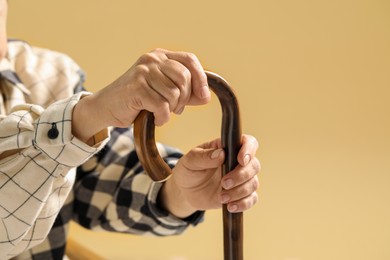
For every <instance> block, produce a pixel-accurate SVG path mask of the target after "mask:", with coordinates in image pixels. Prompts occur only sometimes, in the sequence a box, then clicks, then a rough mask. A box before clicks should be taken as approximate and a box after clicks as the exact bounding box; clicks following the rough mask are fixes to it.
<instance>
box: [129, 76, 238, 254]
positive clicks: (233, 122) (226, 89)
mask: <svg viewBox="0 0 390 260" xmlns="http://www.w3.org/2000/svg"><path fill="white" fill-rule="evenodd" d="M206 75H207V81H208V84H209V86H210V88H211V90H212V91H213V92H214V93H215V94H216V95H217V97H218V99H219V102H220V103H221V108H222V131H221V141H222V148H223V149H224V150H225V162H224V164H223V166H222V175H225V174H226V173H228V172H230V171H231V170H233V169H234V168H235V167H236V166H237V165H238V161H237V155H238V152H239V150H240V148H241V123H240V114H239V107H238V102H237V99H236V96H235V94H234V92H233V90H232V88H231V87H230V86H229V84H228V83H227V82H226V81H225V80H224V79H223V78H222V77H220V76H218V75H217V74H215V73H212V72H206ZM154 128H155V125H154V116H153V114H152V113H150V112H147V111H142V112H141V113H140V114H139V115H138V117H137V118H136V120H135V121H134V141H135V147H136V151H137V155H138V158H139V160H140V161H141V164H142V165H143V167H144V169H145V171H146V172H147V173H148V175H149V176H150V177H151V178H152V179H153V180H154V181H159V182H161V181H165V180H166V179H167V178H169V176H170V175H171V174H172V171H171V169H170V167H169V166H168V165H167V164H166V163H165V162H164V160H163V159H162V158H161V156H160V155H159V153H158V150H157V147H156V141H155V137H154ZM222 214H223V225H224V229H223V230H224V257H225V260H242V259H243V217H242V213H230V212H229V211H228V210H227V207H226V205H224V206H223V213H222Z"/></svg>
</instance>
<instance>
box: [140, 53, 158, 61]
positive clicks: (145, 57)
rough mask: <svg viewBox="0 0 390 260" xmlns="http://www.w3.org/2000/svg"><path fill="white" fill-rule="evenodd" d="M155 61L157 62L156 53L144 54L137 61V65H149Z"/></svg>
mask: <svg viewBox="0 0 390 260" xmlns="http://www.w3.org/2000/svg"><path fill="white" fill-rule="evenodd" d="M157 61H158V56H157V52H149V53H145V54H143V55H142V56H141V57H140V58H139V60H138V62H139V63H144V64H150V63H154V62H157Z"/></svg>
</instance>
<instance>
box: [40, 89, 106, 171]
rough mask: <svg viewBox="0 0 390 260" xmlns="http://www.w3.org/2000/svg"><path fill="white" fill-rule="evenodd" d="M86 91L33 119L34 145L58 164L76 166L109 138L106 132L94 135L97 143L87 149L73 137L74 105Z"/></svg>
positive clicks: (54, 105) (50, 107)
mask: <svg viewBox="0 0 390 260" xmlns="http://www.w3.org/2000/svg"><path fill="white" fill-rule="evenodd" d="M89 94H90V93H88V92H80V93H77V94H75V95H73V96H71V97H70V98H67V99H64V100H60V101H58V102H55V103H53V104H52V105H50V106H49V107H48V108H47V109H46V110H45V111H44V112H43V113H42V114H41V116H40V117H39V118H38V119H37V120H36V122H35V124H36V128H35V131H34V137H33V145H34V146H35V147H36V148H37V149H39V150H41V151H42V152H44V153H45V154H46V155H47V156H49V157H50V158H51V159H53V160H55V161H57V162H58V163H60V164H62V165H65V166H68V167H77V166H79V165H80V164H82V163H83V162H85V161H86V160H87V159H88V158H90V157H91V156H92V155H93V154H95V153H96V152H98V151H99V150H100V149H101V148H103V146H104V145H105V144H106V143H107V141H108V139H109V131H108V129H104V130H103V131H101V132H99V133H97V134H96V135H95V136H94V140H95V141H96V143H95V144H94V145H93V146H89V145H87V144H86V143H84V142H82V141H80V140H79V139H77V138H76V137H74V136H73V135H72V112H73V108H74V106H75V105H76V104H77V102H78V101H79V100H80V99H81V98H82V97H83V96H85V95H89Z"/></svg>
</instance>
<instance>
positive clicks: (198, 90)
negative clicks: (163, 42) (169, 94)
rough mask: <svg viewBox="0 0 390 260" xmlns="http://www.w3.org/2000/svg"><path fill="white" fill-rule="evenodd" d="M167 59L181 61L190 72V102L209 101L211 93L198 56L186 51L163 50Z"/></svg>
mask: <svg viewBox="0 0 390 260" xmlns="http://www.w3.org/2000/svg"><path fill="white" fill-rule="evenodd" d="M164 52H165V54H166V55H167V57H168V58H169V59H173V60H176V61H178V62H180V63H182V64H183V65H184V66H186V67H187V69H188V70H189V71H190V72H191V85H192V93H193V94H194V95H193V96H191V99H190V104H192V105H200V104H206V103H207V102H209V101H210V98H211V94H210V89H209V87H208V84H207V77H206V74H205V72H204V70H203V67H202V65H201V64H200V62H199V60H198V58H197V57H196V56H195V55H194V54H192V53H188V52H172V51H167V50H164Z"/></svg>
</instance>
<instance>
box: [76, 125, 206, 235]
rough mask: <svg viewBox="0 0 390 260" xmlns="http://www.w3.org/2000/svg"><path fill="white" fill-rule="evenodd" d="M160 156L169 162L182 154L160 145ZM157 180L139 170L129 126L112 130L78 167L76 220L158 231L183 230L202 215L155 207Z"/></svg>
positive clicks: (117, 229)
mask: <svg viewBox="0 0 390 260" xmlns="http://www.w3.org/2000/svg"><path fill="white" fill-rule="evenodd" d="M159 150H160V154H161V156H162V157H163V158H164V159H165V160H166V162H168V164H169V165H170V166H171V167H173V166H174V165H175V163H176V162H177V160H178V159H179V158H180V157H181V156H182V154H181V153H180V152H179V151H178V150H176V149H173V148H170V147H167V146H162V145H159ZM161 185H162V184H160V183H154V182H153V181H152V180H151V179H150V178H149V177H148V176H147V174H146V173H145V172H144V171H143V168H142V166H141V165H140V162H139V160H138V157H137V155H136V152H135V149H134V140H133V135H132V129H118V128H116V129H113V131H111V139H110V141H109V143H108V144H107V145H106V147H105V148H104V149H103V150H102V151H101V152H99V154H97V155H95V156H93V157H92V158H91V159H90V160H89V161H88V162H86V163H84V164H83V165H82V166H81V167H79V168H78V173H77V180H76V185H75V191H74V192H75V201H74V210H75V220H76V221H77V222H79V223H80V224H81V225H82V226H84V227H86V228H90V229H94V230H107V231H115V232H124V233H135V234H152V235H157V236H165V235H174V234H179V233H181V232H183V231H184V230H185V229H186V228H187V227H188V226H189V225H196V224H198V223H199V222H200V221H201V220H202V219H203V212H197V213H195V214H194V215H193V216H191V217H190V218H187V219H185V220H182V219H178V218H176V217H174V216H172V215H170V214H169V213H168V212H166V211H164V210H162V209H161V208H159V206H158V205H157V203H156V198H157V195H158V192H159V190H160V188H161Z"/></svg>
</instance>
